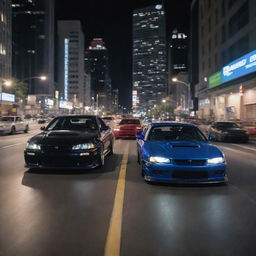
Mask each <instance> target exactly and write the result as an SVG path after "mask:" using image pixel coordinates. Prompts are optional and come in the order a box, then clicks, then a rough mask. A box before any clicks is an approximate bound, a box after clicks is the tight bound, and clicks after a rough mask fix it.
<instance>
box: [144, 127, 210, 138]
mask: <svg viewBox="0 0 256 256" xmlns="http://www.w3.org/2000/svg"><path fill="white" fill-rule="evenodd" d="M148 140H149V141H207V139H206V137H205V136H204V135H203V134H202V132H201V131H200V130H199V129H198V128H196V127H194V126H156V127H152V129H151V130H150V132H149V135H148Z"/></svg>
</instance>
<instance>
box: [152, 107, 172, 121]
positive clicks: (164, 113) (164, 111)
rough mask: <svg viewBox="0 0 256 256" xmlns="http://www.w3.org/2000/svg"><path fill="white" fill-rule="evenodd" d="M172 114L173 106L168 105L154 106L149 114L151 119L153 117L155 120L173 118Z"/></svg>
mask: <svg viewBox="0 0 256 256" xmlns="http://www.w3.org/2000/svg"><path fill="white" fill-rule="evenodd" d="M173 113H174V107H173V105H171V104H168V103H165V104H159V105H156V106H155V107H154V108H153V109H152V110H151V112H150V114H151V117H154V118H156V119H159V118H168V117H170V116H173Z"/></svg>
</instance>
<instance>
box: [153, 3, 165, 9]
mask: <svg viewBox="0 0 256 256" xmlns="http://www.w3.org/2000/svg"><path fill="white" fill-rule="evenodd" d="M162 7H163V6H162V5H161V4H157V5H156V6H155V8H156V9H157V10H160V9H162Z"/></svg>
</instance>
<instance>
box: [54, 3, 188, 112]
mask: <svg viewBox="0 0 256 256" xmlns="http://www.w3.org/2000/svg"><path fill="white" fill-rule="evenodd" d="M161 2H162V1H154V0H124V1H113V0H100V1H96V0H72V1H70V0H68V1H67V0H56V18H57V19H70V20H72V19H78V20H80V21H81V22H82V26H83V31H84V34H85V47H86V48H87V47H88V45H89V43H90V41H91V40H92V39H93V38H103V40H104V41H105V43H106V47H107V49H108V50H109V60H110V75H111V79H112V87H113V88H119V91H120V97H119V100H120V104H121V105H123V106H124V107H128V108H130V107H131V92H132V12H133V10H134V9H137V8H143V7H146V6H149V5H155V4H159V3H161ZM190 3H191V0H164V6H165V11H166V24H167V32H168V33H170V32H171V31H172V29H174V28H178V29H182V30H183V31H185V32H188V31H189V10H190Z"/></svg>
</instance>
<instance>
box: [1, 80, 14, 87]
mask: <svg viewBox="0 0 256 256" xmlns="http://www.w3.org/2000/svg"><path fill="white" fill-rule="evenodd" d="M3 85H5V86H6V87H10V86H12V80H4V82H3Z"/></svg>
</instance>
